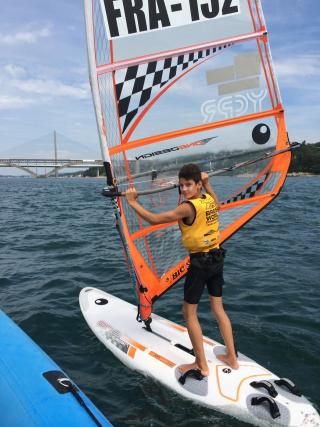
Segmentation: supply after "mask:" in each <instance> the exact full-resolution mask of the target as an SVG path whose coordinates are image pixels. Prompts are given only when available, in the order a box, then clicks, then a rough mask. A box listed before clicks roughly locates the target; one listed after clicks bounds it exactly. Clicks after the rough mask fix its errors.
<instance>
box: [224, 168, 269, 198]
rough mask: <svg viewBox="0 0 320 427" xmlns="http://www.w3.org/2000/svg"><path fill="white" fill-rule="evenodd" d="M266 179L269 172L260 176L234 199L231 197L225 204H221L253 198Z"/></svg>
mask: <svg viewBox="0 0 320 427" xmlns="http://www.w3.org/2000/svg"><path fill="white" fill-rule="evenodd" d="M268 177H269V172H267V173H266V174H265V175H262V176H261V177H260V178H259V179H258V180H257V181H255V182H254V183H253V184H251V185H250V186H249V187H247V188H246V189H245V190H244V191H242V192H241V193H239V194H237V195H236V196H234V197H231V198H230V199H228V200H227V201H226V202H223V203H222V204H229V203H234V202H237V201H239V200H244V199H250V198H251V197H254V196H255V195H256V193H257V191H259V190H260V189H261V188H262V186H263V184H264V183H265V182H266V180H267V179H268Z"/></svg>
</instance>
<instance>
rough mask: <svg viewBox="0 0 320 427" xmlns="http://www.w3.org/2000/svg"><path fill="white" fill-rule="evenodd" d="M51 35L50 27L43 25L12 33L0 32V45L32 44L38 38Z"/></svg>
mask: <svg viewBox="0 0 320 427" xmlns="http://www.w3.org/2000/svg"><path fill="white" fill-rule="evenodd" d="M50 36H51V29H50V27H44V28H41V29H40V30H34V31H21V32H17V33H14V34H6V35H4V34H0V44H2V45H17V44H33V43H36V42H37V41H38V40H39V39H42V38H47V37H50Z"/></svg>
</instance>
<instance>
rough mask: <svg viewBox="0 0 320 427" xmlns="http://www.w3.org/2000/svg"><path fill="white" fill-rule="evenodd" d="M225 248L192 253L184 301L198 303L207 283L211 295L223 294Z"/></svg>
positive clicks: (218, 295) (219, 295)
mask: <svg viewBox="0 0 320 427" xmlns="http://www.w3.org/2000/svg"><path fill="white" fill-rule="evenodd" d="M225 252H226V251H225V250H224V249H222V248H220V249H212V250H211V251H209V252H199V253H196V254H190V266H189V269H188V272H187V275H186V281H185V284H184V301H185V302H187V303H188V304H198V303H199V301H200V298H201V295H202V293H203V290H204V287H205V285H206V286H207V288H208V292H209V295H211V296H213V297H221V296H222V287H223V284H224V279H223V264H224V257H225Z"/></svg>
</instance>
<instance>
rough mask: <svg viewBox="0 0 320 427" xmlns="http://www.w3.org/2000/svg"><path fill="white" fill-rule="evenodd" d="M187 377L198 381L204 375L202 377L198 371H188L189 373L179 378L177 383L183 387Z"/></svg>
mask: <svg viewBox="0 0 320 427" xmlns="http://www.w3.org/2000/svg"><path fill="white" fill-rule="evenodd" d="M188 377H191V378H194V379H196V380H198V381H201V380H203V378H204V375H202V373H201V371H200V369H189V371H186V372H185V373H184V374H183V375H181V377H180V378H179V379H178V381H179V383H180V384H182V385H184V384H185V382H186V379H187V378H188Z"/></svg>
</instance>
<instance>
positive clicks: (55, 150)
mask: <svg viewBox="0 0 320 427" xmlns="http://www.w3.org/2000/svg"><path fill="white" fill-rule="evenodd" d="M53 144H54V161H55V163H57V160H58V149H57V132H56V131H55V130H54V131H53ZM54 174H55V177H56V178H58V168H57V166H56V167H55V168H54Z"/></svg>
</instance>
